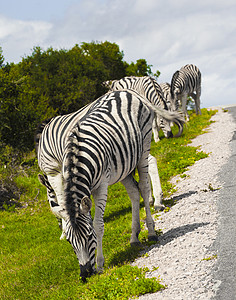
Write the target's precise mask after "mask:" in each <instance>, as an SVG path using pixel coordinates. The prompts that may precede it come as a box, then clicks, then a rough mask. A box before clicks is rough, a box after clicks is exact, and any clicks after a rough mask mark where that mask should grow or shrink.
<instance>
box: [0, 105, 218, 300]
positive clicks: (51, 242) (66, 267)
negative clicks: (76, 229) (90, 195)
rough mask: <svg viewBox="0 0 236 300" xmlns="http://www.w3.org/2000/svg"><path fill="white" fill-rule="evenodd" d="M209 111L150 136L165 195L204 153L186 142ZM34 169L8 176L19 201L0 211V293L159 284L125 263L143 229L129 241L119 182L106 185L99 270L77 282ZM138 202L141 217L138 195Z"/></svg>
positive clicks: (127, 207)
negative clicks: (167, 133)
mask: <svg viewBox="0 0 236 300" xmlns="http://www.w3.org/2000/svg"><path fill="white" fill-rule="evenodd" d="M214 113H215V111H207V110H206V109H202V115H201V116H196V115H195V114H191V116H190V122H189V123H188V125H187V126H185V129H184V133H183V135H182V136H181V137H180V138H178V139H176V138H173V139H164V138H163V139H162V140H161V141H160V142H159V143H158V144H156V143H154V142H152V145H151V154H152V155H154V156H155V157H156V158H157V161H158V168H159V175H160V178H161V183H162V188H163V191H164V195H165V197H167V196H169V195H170V194H171V193H172V192H173V190H174V186H171V184H170V183H169V182H168V180H169V179H170V178H171V177H172V176H175V175H177V174H182V173H184V171H185V170H186V168H187V167H188V166H190V165H192V164H194V162H195V161H197V160H199V159H201V158H204V157H206V156H207V154H206V153H203V152H201V151H199V149H198V148H196V147H191V145H188V144H189V143H191V139H193V138H194V137H196V136H197V135H199V134H201V133H203V129H204V128H206V127H207V126H208V125H209V124H210V123H211V121H210V118H211V116H212V115H213V114H214ZM175 130H177V129H175ZM37 172H38V170H37V169H36V168H35V167H32V168H31V169H30V171H27V173H25V174H23V175H22V174H21V175H19V176H17V177H16V178H15V180H14V182H15V183H16V185H17V187H18V189H19V190H20V191H21V195H20V202H21V203H22V204H23V206H22V207H21V208H15V207H11V206H5V210H2V211H0V253H1V255H0V278H1V285H0V299H128V298H131V297H134V296H139V295H141V294H146V293H153V292H156V291H158V290H160V289H161V288H164V286H163V285H162V284H161V282H160V280H159V279H157V278H153V279H148V278H145V273H146V272H147V269H139V268H137V267H131V266H130V265H129V263H130V262H131V261H133V260H134V259H135V258H136V257H137V256H138V255H139V253H140V250H141V249H142V247H144V246H147V245H148V242H147V232H146V231H145V230H142V231H141V233H140V240H141V242H142V247H138V248H131V247H130V244H129V239H130V234H131V204H130V200H129V198H128V196H127V193H126V191H125V189H124V187H123V186H122V185H121V184H119V183H118V184H115V185H113V186H111V187H109V191H108V200H107V207H106V210H105V215H104V221H105V234H104V239H103V250H104V256H105V270H104V273H103V274H102V275H95V276H92V277H91V278H89V279H88V281H87V283H83V282H81V281H80V279H79V264H78V261H77V258H76V256H75V255H74V253H73V250H72V247H71V246H70V244H69V243H67V242H66V241H60V240H59V237H60V230H59V228H58V225H57V220H56V218H55V217H54V216H53V215H52V214H51V212H50V209H49V207H48V203H47V200H46V190H45V188H44V187H42V186H41V185H40V184H39V182H38V181H37ZM141 207H142V208H141V218H144V217H145V215H144V210H143V202H142V201H141ZM93 213H94V211H93ZM157 267H158V266H157Z"/></svg>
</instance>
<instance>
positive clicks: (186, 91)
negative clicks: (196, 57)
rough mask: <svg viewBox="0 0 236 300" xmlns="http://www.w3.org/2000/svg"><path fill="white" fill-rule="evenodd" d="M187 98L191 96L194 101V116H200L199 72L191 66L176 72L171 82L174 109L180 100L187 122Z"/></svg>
mask: <svg viewBox="0 0 236 300" xmlns="http://www.w3.org/2000/svg"><path fill="white" fill-rule="evenodd" d="M194 92H195V93H194ZM188 96H191V97H192V98H193V99H194V101H195V109H196V114H201V109H200V96H201V72H200V70H199V69H198V67H196V66H195V65H192V64H190V65H186V66H184V67H182V68H181V69H180V70H178V71H176V72H175V73H174V75H173V76H172V80H171V100H172V101H174V102H175V103H176V108H178V101H179V100H180V102H181V105H182V110H183V112H184V114H185V116H186V118H187V120H189V116H188V113H187V97H188Z"/></svg>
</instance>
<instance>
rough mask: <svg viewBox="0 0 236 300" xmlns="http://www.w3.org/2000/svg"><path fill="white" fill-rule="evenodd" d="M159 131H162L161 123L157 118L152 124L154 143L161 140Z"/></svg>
mask: <svg viewBox="0 0 236 300" xmlns="http://www.w3.org/2000/svg"><path fill="white" fill-rule="evenodd" d="M159 130H160V126H159V121H158V120H157V118H156V117H155V118H154V119H153V123H152V132H153V137H154V141H155V142H156V143H157V142H159V141H160V139H159Z"/></svg>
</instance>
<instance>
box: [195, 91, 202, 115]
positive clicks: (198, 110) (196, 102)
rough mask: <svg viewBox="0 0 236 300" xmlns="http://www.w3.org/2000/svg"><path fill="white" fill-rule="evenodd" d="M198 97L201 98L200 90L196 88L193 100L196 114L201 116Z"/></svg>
mask: <svg viewBox="0 0 236 300" xmlns="http://www.w3.org/2000/svg"><path fill="white" fill-rule="evenodd" d="M200 96H201V88H198V89H197V91H196V99H195V106H196V114H197V115H198V114H199V115H201V114H202V112H201V109H200Z"/></svg>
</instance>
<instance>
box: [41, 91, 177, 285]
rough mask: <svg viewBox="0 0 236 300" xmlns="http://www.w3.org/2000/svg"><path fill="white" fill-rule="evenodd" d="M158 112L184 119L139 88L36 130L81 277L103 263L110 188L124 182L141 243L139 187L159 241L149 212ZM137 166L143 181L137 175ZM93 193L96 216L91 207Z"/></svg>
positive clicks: (134, 239) (47, 181) (45, 179)
mask: <svg viewBox="0 0 236 300" xmlns="http://www.w3.org/2000/svg"><path fill="white" fill-rule="evenodd" d="M154 114H158V115H160V116H161V117H164V118H167V119H170V120H173V121H175V122H177V123H179V125H180V127H181V126H182V123H183V119H182V116H181V117H180V115H179V114H177V113H170V112H167V111H165V110H162V109H160V108H157V107H155V106H154V105H152V104H151V103H149V102H147V101H146V100H145V99H144V98H142V97H141V96H140V95H138V94H137V93H135V92H134V91H116V92H111V93H107V94H106V95H104V96H102V97H100V98H99V99H97V100H95V101H94V102H93V103H91V104H89V105H87V106H86V107H84V108H83V109H82V110H80V111H79V112H75V113H72V114H69V115H65V116H58V117H55V118H52V119H51V120H50V121H48V123H47V122H45V123H43V124H42V126H40V127H39V130H38V132H37V134H36V150H37V155H38V163H39V167H40V169H41V170H42V171H43V173H44V175H40V176H39V179H40V181H41V182H42V183H43V184H44V185H46V187H47V188H48V197H49V202H50V206H51V210H52V212H53V213H54V214H55V215H56V216H58V217H60V218H62V219H63V222H64V225H63V230H64V232H65V235H66V238H67V240H68V241H69V242H70V243H71V245H72V247H73V249H74V251H75V253H76V255H77V258H78V260H79V264H80V272H81V273H80V276H81V277H82V280H85V279H86V277H88V276H90V275H91V274H93V273H95V271H96V269H95V250H96V247H97V258H96V262H97V269H98V271H101V270H102V268H103V264H104V257H103V252H102V237H103V233H104V221H103V215H104V210H105V206H106V199H107V188H108V185H112V184H114V183H116V182H119V181H121V182H122V183H123V185H124V186H125V188H126V190H127V192H128V195H129V197H130V199H131V202H132V234H131V239H130V242H131V244H137V243H139V240H138V235H139V232H140V220H139V206H140V204H139V200H140V199H139V190H140V192H141V195H142V197H143V199H144V204H145V209H146V215H147V216H146V223H147V227H148V237H149V239H150V240H157V236H156V233H155V230H154V222H153V219H152V216H151V213H150V207H149V196H150V193H151V188H150V184H149V178H148V155H149V151H150V143H151V135H152V122H153V118H154ZM135 168H137V170H138V173H139V183H138V184H137V182H136V181H135V180H134V178H133V176H132V172H133V170H134V169H135ZM91 194H92V195H93V198H94V204H95V216H94V220H93V221H92V217H91V214H90V209H91V206H92V202H91V200H90V195H91Z"/></svg>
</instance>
